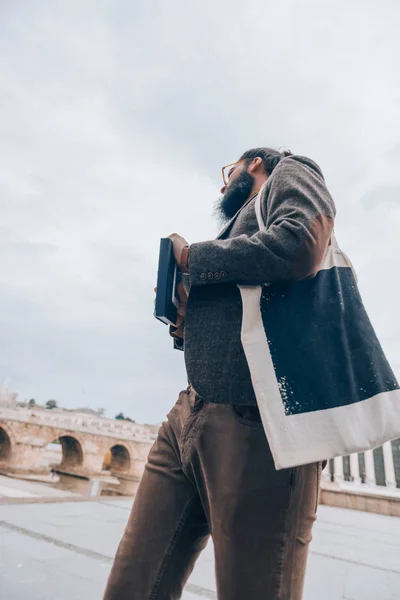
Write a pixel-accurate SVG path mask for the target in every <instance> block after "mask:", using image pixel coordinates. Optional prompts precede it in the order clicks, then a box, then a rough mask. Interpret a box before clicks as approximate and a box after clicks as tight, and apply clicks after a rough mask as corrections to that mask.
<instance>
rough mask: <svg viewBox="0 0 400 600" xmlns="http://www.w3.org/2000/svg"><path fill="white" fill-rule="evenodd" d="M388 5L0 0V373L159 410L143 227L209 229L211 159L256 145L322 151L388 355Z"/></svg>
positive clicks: (158, 341) (148, 247)
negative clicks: (1, 0) (2, 0)
mask: <svg viewBox="0 0 400 600" xmlns="http://www.w3.org/2000/svg"><path fill="white" fill-rule="evenodd" d="M398 13H399V8H398V6H397V4H396V2H395V1H394V0H393V1H386V2H383V3H381V4H380V5H379V7H377V6H376V4H375V3H372V2H361V0H357V1H356V2H352V3H351V4H350V3H345V2H339V3H338V2H333V1H329V2H324V3H321V2H317V1H316V0H314V1H309V0H307V1H306V0H302V1H301V2H295V1H294V0H287V1H286V2H285V3H282V2H277V1H276V2H269V3H267V4H266V3H265V2H262V1H261V0H251V1H250V2H249V3H248V4H247V5H246V6H245V5H244V4H243V3H239V2H237V1H234V2H227V1H225V0H224V1H222V2H219V3H218V4H215V3H212V4H210V3H204V2H199V1H196V2H192V3H187V2H186V3H184V2H183V1H175V2H173V3H172V5H171V4H170V3H165V2H161V0H158V1H153V2H150V3H147V4H143V5H141V6H138V5H137V3H131V2H127V1H125V0H124V1H122V0H120V1H119V2H113V3H111V2H109V1H106V0H104V1H96V2H94V0H87V1H86V2H78V1H77V0H72V1H71V2H68V3H65V2H49V1H43V0H41V1H40V2H39V1H35V0H33V1H32V2H31V3H29V5H27V3H25V2H22V1H20V2H18V1H16V2H13V3H12V5H11V4H9V5H8V6H4V5H3V6H2V7H1V8H0V153H1V157H2V160H1V163H0V191H1V205H0V218H1V221H0V223H1V231H0V236H1V237H0V242H1V243H0V248H1V255H0V323H1V330H2V333H3V336H2V337H3V343H2V345H1V349H0V379H5V378H8V379H9V380H10V387H12V388H13V389H16V390H19V391H20V393H21V395H22V396H23V397H25V396H26V397H28V396H29V397H31V396H34V397H36V398H37V399H38V400H42V401H45V400H47V399H48V398H49V397H57V398H59V399H60V401H62V402H63V403H64V404H65V405H67V406H74V405H80V406H82V404H84V403H87V404H89V405H91V406H94V407H97V406H105V407H106V408H107V409H108V411H109V414H111V415H112V414H113V413H114V412H119V411H120V410H123V411H124V412H125V413H128V414H130V415H131V416H132V417H133V418H136V419H137V420H146V421H156V420H160V419H161V418H163V415H164V414H165V413H166V411H167V410H168V408H169V406H170V405H171V403H172V402H173V401H174V399H175V397H176V395H177V392H178V391H179V390H180V389H181V388H182V387H184V385H185V374H184V369H183V359H182V355H181V354H180V353H173V352H172V351H170V346H171V341H170V339H169V338H168V336H167V331H166V328H163V327H162V325H161V324H159V323H157V322H155V321H154V319H153V318H152V303H153V292H152V289H153V286H154V282H155V270H156V261H157V251H158V239H159V237H161V236H162V235H167V234H169V233H171V232H172V231H178V232H179V233H182V234H183V235H185V236H186V237H187V239H188V240H189V241H193V240H199V239H206V238H211V237H213V236H214V234H215V230H216V226H215V224H214V223H213V222H212V220H211V212H212V204H213V201H214V199H215V197H216V196H217V195H218V188H219V184H220V182H219V173H220V166H221V165H222V164H226V163H227V162H230V161H232V160H235V158H236V157H237V156H238V155H239V154H240V153H241V152H242V151H243V150H245V149H246V148H248V147H251V146H255V145H260V144H265V145H278V146H279V145H287V146H289V147H291V149H292V150H293V151H295V152H299V153H303V154H308V155H310V156H311V157H313V158H314V159H316V160H317V161H318V162H320V164H321V165H322V167H323V169H324V172H325V174H326V178H327V181H328V183H329V186H330V188H331V190H332V192H333V194H334V197H335V199H336V202H337V205H338V222H337V234H338V237H339V241H340V242H341V244H342V245H343V246H344V247H345V249H346V250H347V251H348V253H349V254H350V255H351V257H352V259H353V260H354V263H355V265H356V268H357V269H358V270H359V271H360V286H361V290H362V292H363V296H364V299H365V302H366V305H367V307H368V309H369V312H370V314H371V317H372V321H373V322H374V324H375V325H376V328H377V331H378V333H379V335H380V337H381V338H382V341H383V343H384V346H385V348H386V349H387V351H388V354H389V356H390V358H391V360H392V361H393V362H394V363H395V364H396V365H399V367H398V368H399V369H400V325H399V320H398V319H397V306H396V298H397V295H398V292H399V291H400V290H399V284H398V279H397V275H396V271H397V270H398V268H397V265H398V256H399V251H400V240H399V237H398V233H397V232H398V225H399V218H400V217H399V214H400V213H399V205H398V204H397V203H396V198H398V202H399V203H400V197H399V196H396V190H399V189H400V175H399V170H398V159H399V148H400V123H399V114H398V105H399V92H400V85H399V82H398V80H397V78H396V77H395V73H396V72H397V65H398V64H399V59H400V56H399V55H400V43H399V41H398V35H397V30H396V17H398ZM388 190H391V191H390V192H389V191H388ZM386 199H387V200H388V201H385V200H386ZM389 200H390V201H389Z"/></svg>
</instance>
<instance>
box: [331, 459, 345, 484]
mask: <svg viewBox="0 0 400 600" xmlns="http://www.w3.org/2000/svg"><path fill="white" fill-rule="evenodd" d="M334 465H335V473H334V475H333V479H334V481H335V482H336V483H338V484H339V485H340V484H341V483H343V481H344V476H343V457H342V456H336V457H335V458H334Z"/></svg>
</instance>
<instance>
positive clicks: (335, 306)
mask: <svg viewBox="0 0 400 600" xmlns="http://www.w3.org/2000/svg"><path fill="white" fill-rule="evenodd" d="M261 313H262V319H263V323H264V329H265V333H266V336H267V339H268V343H269V349H270V352H271V356H272V361H273V364H274V368H275V374H276V378H277V381H278V385H279V389H280V393H281V398H282V402H283V404H284V407H285V412H286V414H287V415H294V414H299V413H306V412H312V411H317V410H325V409H328V408H335V407H338V406H344V405H348V404H353V403H355V402H360V401H361V400H366V399H367V398H371V397H372V396H375V395H376V394H379V393H382V392H388V391H392V390H396V389H399V384H398V383H397V381H396V378H395V376H394V374H393V372H392V370H391V368H390V366H389V364H388V362H387V360H386V357H385V355H384V353H383V351H382V348H381V346H380V343H379V341H378V339H377V337H376V334H375V332H374V329H373V327H372V325H371V322H370V320H369V318H368V315H367V313H366V311H365V309H364V306H363V303H362V300H361V297H360V294H359V291H358V287H357V283H356V281H355V279H354V275H353V272H352V270H351V269H350V268H349V267H334V268H332V269H328V270H321V271H319V273H318V274H317V275H316V277H314V278H312V279H307V280H303V281H298V282H295V283H293V282H283V283H278V284H273V285H271V286H264V288H263V292H262V296H261Z"/></svg>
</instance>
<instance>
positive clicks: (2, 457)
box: [0, 423, 12, 463]
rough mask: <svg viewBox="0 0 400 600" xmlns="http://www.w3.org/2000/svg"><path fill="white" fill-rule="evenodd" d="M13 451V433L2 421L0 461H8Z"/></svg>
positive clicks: (0, 427) (0, 424)
mask: <svg viewBox="0 0 400 600" xmlns="http://www.w3.org/2000/svg"><path fill="white" fill-rule="evenodd" d="M11 453H12V442H11V433H10V431H9V430H8V428H7V427H6V426H5V425H4V424H3V423H0V462H3V463H5V462H8V461H9V460H10V458H11Z"/></svg>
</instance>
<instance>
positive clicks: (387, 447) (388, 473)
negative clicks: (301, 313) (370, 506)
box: [382, 442, 397, 489]
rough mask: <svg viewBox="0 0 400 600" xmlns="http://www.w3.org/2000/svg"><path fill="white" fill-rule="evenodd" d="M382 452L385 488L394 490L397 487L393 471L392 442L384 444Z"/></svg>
mask: <svg viewBox="0 0 400 600" xmlns="http://www.w3.org/2000/svg"><path fill="white" fill-rule="evenodd" d="M382 450H383V462H384V465H385V481H386V487H387V488H389V489H395V488H396V487H397V483H396V472H395V470H394V461H393V449H392V442H385V444H383V446H382Z"/></svg>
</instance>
